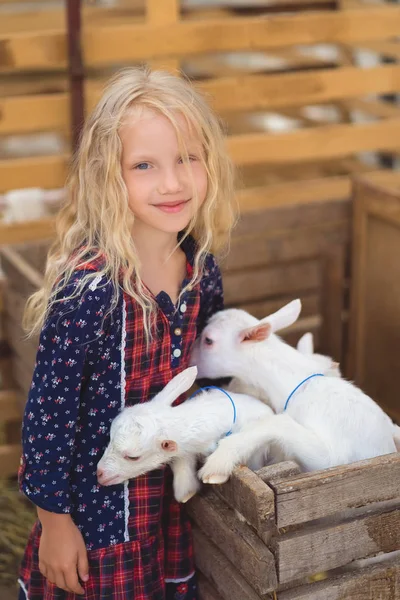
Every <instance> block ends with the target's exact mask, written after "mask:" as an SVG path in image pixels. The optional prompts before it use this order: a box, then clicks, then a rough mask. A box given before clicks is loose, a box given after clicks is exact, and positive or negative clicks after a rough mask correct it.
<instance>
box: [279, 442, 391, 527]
mask: <svg viewBox="0 0 400 600" xmlns="http://www.w3.org/2000/svg"><path fill="white" fill-rule="evenodd" d="M398 481H400V455H399V454H398V453H395V454H389V455H387V456H379V457H378V458H374V459H370V460H363V461H359V462H356V463H353V464H350V465H343V466H338V467H333V468H331V469H324V470H323V471H316V472H314V473H302V474H300V475H295V476H294V477H291V478H290V479H286V480H282V481H280V482H279V483H276V484H275V485H274V491H275V494H276V511H277V512H276V515H277V526H278V528H279V529H281V528H285V527H289V526H290V525H295V524H296V525H297V524H302V523H306V522H308V521H314V520H316V519H321V518H324V517H328V516H329V517H330V516H332V515H334V514H335V513H341V512H343V511H346V510H349V509H352V508H354V507H363V506H364V507H365V512H368V509H369V508H370V507H371V505H372V504H374V503H376V502H383V501H385V500H393V499H394V498H399V500H400V490H399V486H398Z"/></svg>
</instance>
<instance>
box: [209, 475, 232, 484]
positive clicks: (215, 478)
mask: <svg viewBox="0 0 400 600" xmlns="http://www.w3.org/2000/svg"><path fill="white" fill-rule="evenodd" d="M228 479H229V475H207V476H206V477H204V478H203V482H204V483H210V484H211V485H220V484H221V483H226V482H227V481H228Z"/></svg>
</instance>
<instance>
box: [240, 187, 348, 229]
mask: <svg viewBox="0 0 400 600" xmlns="http://www.w3.org/2000/svg"><path fill="white" fill-rule="evenodd" d="M350 194H351V184H350V178H349V177H348V176H342V177H324V178H320V179H314V180H311V181H305V182H302V184H301V186H299V183H298V182H297V181H291V182H287V183H277V184H274V185H268V186H261V187H249V188H246V189H242V190H240V192H239V198H238V200H239V206H240V211H241V213H242V221H243V220H244V215H245V214H246V215H247V214H248V213H251V212H253V211H260V210H263V209H265V208H273V207H275V208H278V209H280V210H282V209H284V208H285V207H293V205H298V206H300V205H301V206H304V208H306V207H307V205H312V206H314V205H318V204H324V203H327V202H329V201H335V202H334V204H335V206H339V205H340V202H339V201H342V203H343V205H344V206H346V207H347V212H346V209H345V212H344V213H343V212H340V215H342V216H340V215H339V214H338V215H336V214H335V215H330V217H333V218H334V219H335V220H338V219H343V215H346V216H345V217H344V218H345V219H347V218H348V216H349V214H350V213H349V208H348V207H349V205H350V202H349V199H350ZM289 210H290V209H289ZM324 210H325V207H324ZM342 210H343V209H342ZM257 217H258V215H257ZM296 218H298V216H296ZM265 225H266V224H263V226H265ZM274 227H275V225H273V226H272V227H271V228H270V229H272V228H274ZM288 227H292V225H288ZM235 231H236V230H235ZM261 231H263V229H262V230H261ZM238 235H239V234H238ZM240 235H244V232H243V231H242V229H241V228H240Z"/></svg>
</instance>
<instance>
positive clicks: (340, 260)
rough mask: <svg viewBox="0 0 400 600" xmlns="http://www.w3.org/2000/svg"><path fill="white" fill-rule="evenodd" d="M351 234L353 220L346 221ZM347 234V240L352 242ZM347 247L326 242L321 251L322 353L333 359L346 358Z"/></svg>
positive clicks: (340, 360) (340, 361)
mask: <svg viewBox="0 0 400 600" xmlns="http://www.w3.org/2000/svg"><path fill="white" fill-rule="evenodd" d="M347 226H348V227H347V233H348V234H350V223H347ZM349 238H350V235H348V242H350V239H349ZM347 259H348V247H347V245H345V244H343V243H342V244H339V243H336V244H335V243H331V244H327V245H326V246H325V248H324V249H323V251H322V252H321V269H322V286H321V293H322V302H321V308H322V316H323V319H322V321H323V322H322V332H321V338H322V340H323V342H322V349H321V351H322V353H323V354H326V355H327V356H331V357H332V358H333V359H334V360H336V361H338V362H339V363H342V361H343V336H344V330H343V322H342V314H343V311H344V308H345V306H344V302H345V298H344V285H345V280H346V274H345V269H346V263H347Z"/></svg>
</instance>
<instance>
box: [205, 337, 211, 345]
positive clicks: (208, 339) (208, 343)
mask: <svg viewBox="0 0 400 600" xmlns="http://www.w3.org/2000/svg"><path fill="white" fill-rule="evenodd" d="M204 343H205V345H206V346H212V345H213V341H212V339H211V338H209V337H206V338H204Z"/></svg>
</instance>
